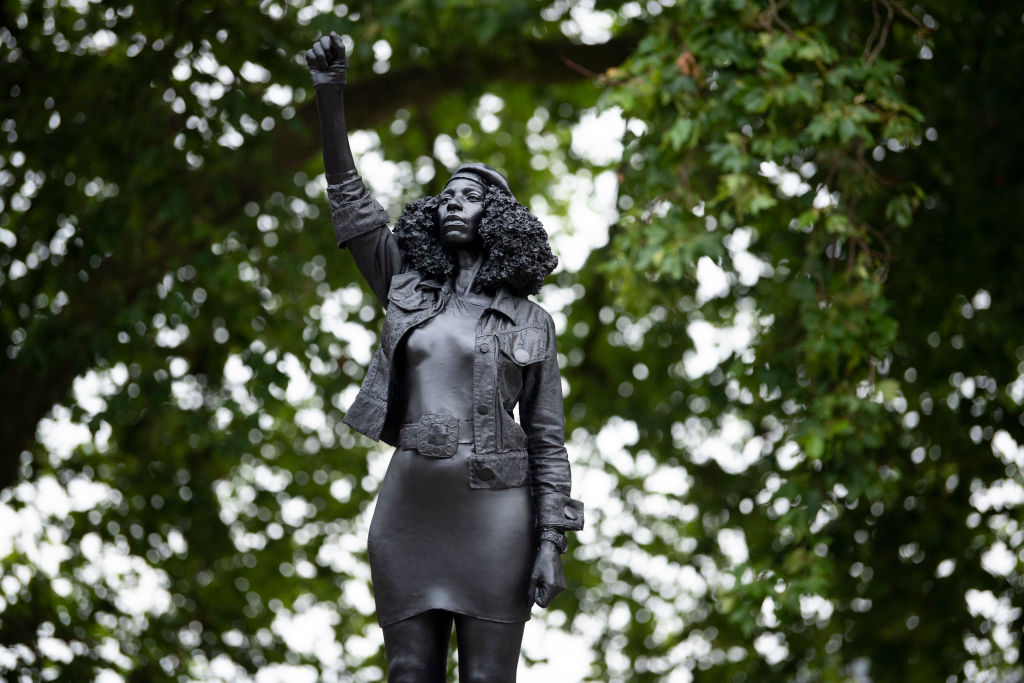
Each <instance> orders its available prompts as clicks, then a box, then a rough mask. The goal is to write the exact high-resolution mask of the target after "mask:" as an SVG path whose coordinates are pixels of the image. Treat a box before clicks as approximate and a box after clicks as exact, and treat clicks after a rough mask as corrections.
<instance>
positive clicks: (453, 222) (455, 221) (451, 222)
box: [443, 216, 466, 228]
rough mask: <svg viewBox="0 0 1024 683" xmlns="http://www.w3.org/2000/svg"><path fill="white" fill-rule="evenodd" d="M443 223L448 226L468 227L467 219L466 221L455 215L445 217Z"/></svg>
mask: <svg viewBox="0 0 1024 683" xmlns="http://www.w3.org/2000/svg"><path fill="white" fill-rule="evenodd" d="M443 225H444V227H446V228H447V227H457V228H459V227H461V228H464V227H466V221H464V220H462V219H461V218H458V217H456V216H453V217H451V218H445V219H444V223H443Z"/></svg>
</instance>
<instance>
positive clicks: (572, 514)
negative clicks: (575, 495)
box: [563, 505, 580, 520]
mask: <svg viewBox="0 0 1024 683" xmlns="http://www.w3.org/2000/svg"><path fill="white" fill-rule="evenodd" d="M563 512H564V513H565V518H566V519H573V520H575V519H578V518H579V516H580V513H579V512H577V511H576V508H574V507H573V506H571V505H566V506H565V510H563Z"/></svg>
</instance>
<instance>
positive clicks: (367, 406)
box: [327, 175, 583, 531]
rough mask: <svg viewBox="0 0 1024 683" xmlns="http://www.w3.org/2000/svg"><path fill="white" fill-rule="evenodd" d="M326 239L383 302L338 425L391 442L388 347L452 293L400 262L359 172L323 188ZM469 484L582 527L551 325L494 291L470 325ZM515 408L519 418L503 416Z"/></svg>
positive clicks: (531, 307)
mask: <svg viewBox="0 0 1024 683" xmlns="http://www.w3.org/2000/svg"><path fill="white" fill-rule="evenodd" d="M327 195H328V199H329V201H330V206H331V217H332V220H333V223H334V231H335V236H336V237H337V241H338V246H339V247H343V248H344V247H347V248H348V250H349V251H350V252H351V253H352V256H353V258H354V259H355V262H356V265H357V267H358V268H359V271H360V272H361V273H362V275H363V277H365V278H366V281H367V282H368V283H369V285H370V288H371V289H372V290H373V292H374V294H376V295H377V298H378V300H379V301H380V302H381V304H382V305H383V306H384V308H385V316H384V326H383V329H382V330H381V334H380V344H379V345H378V347H377V349H376V351H375V352H374V354H373V358H372V359H371V361H370V365H369V368H368V369H367V371H366V376H365V378H364V379H363V383H362V387H361V388H360V390H359V394H358V395H357V396H356V398H355V400H354V401H353V403H352V405H351V407H350V408H349V410H348V412H347V413H346V415H345V418H344V422H345V424H347V425H349V426H350V427H352V428H353V429H355V430H356V431H357V432H359V433H361V434H365V435H366V436H368V437H370V438H371V439H376V440H380V441H384V442H386V443H388V444H391V445H393V446H397V445H398V430H399V428H400V427H401V424H400V420H401V417H402V416H401V415H398V414H397V413H398V411H397V410H395V406H394V397H395V395H396V391H395V384H396V381H397V378H396V377H395V373H394V372H393V368H394V360H395V352H396V350H397V349H398V347H399V344H400V343H401V342H402V341H403V339H404V337H405V335H406V334H407V333H408V332H409V331H410V330H412V328H414V327H416V326H417V325H420V324H422V323H424V322H426V321H427V320H430V319H431V318H433V317H434V316H435V315H437V314H438V313H439V312H440V311H441V310H442V309H443V308H444V307H445V305H446V304H447V302H448V298H449V297H450V296H451V289H450V287H449V285H448V284H442V283H439V282H437V281H434V280H430V279H426V278H425V277H423V276H422V275H421V274H420V273H419V272H418V271H416V270H412V269H411V268H409V266H408V264H407V263H406V262H405V260H404V259H403V257H402V253H401V251H400V250H399V247H398V243H397V240H396V238H395V237H394V235H393V234H392V233H391V230H389V229H388V227H387V224H388V216H387V213H386V212H385V211H384V209H383V208H382V207H381V206H380V204H379V203H377V201H376V200H374V199H373V198H372V197H370V196H369V195H368V194H367V193H366V191H365V189H364V188H363V185H362V181H361V180H360V179H359V177H358V176H355V175H353V176H351V177H350V178H349V179H347V180H345V181H344V182H343V183H341V184H338V185H328V187H327ZM473 401H474V403H475V406H474V409H473V443H474V448H473V450H474V452H473V454H472V455H471V456H470V467H469V481H468V484H469V486H470V487H472V488H477V489H502V488H511V487H515V486H525V485H527V484H529V485H530V486H531V490H532V495H533V499H534V506H535V510H536V522H537V526H538V527H550V528H554V529H559V530H563V531H564V530H578V529H582V528H583V504H582V503H581V502H580V501H577V500H573V499H572V498H570V497H569V489H570V473H569V459H568V456H567V454H566V450H565V417H564V412H563V406H562V384H561V376H560V374H559V371H558V359H557V354H556V350H555V326H554V323H553V322H552V320H551V316H550V314H548V312H547V311H545V310H544V309H543V308H542V307H541V306H539V305H538V304H536V303H534V302H532V301H529V300H528V299H525V298H523V297H520V296H516V295H513V294H511V293H510V292H508V291H507V290H505V289H500V290H499V291H498V292H497V293H496V294H495V295H494V298H493V300H492V301H491V303H490V305H489V306H488V307H487V308H486V309H485V310H484V313H483V315H482V316H481V318H480V320H479V322H478V323H477V328H476V344H475V350H474V353H473ZM517 403H518V404H519V417H520V422H521V424H517V423H516V422H515V420H514V419H513V417H512V410H513V408H514V407H515V405H516V404H517Z"/></svg>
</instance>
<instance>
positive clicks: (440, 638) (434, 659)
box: [384, 609, 452, 683]
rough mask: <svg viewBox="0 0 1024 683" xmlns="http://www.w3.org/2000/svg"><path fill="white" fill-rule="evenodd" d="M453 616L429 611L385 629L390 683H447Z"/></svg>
mask: <svg viewBox="0 0 1024 683" xmlns="http://www.w3.org/2000/svg"><path fill="white" fill-rule="evenodd" d="M451 635H452V614H451V612H445V611H443V610H436V609H435V610H430V611H429V612H424V613H422V614H417V615H416V616H414V617H409V618H408V619H403V620H402V621H399V622H397V623H394V624H391V625H390V626H385V627H384V656H385V657H387V660H388V683H444V682H445V674H446V673H447V669H448V643H449V642H450V640H451Z"/></svg>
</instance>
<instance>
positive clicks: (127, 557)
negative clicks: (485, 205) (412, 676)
mask: <svg viewBox="0 0 1024 683" xmlns="http://www.w3.org/2000/svg"><path fill="white" fill-rule="evenodd" d="M330 30H336V31H338V32H339V33H341V34H344V35H345V39H346V41H347V44H348V45H349V47H350V48H351V52H352V56H351V63H352V66H351V71H350V74H351V75H350V79H349V80H350V86H349V89H348V94H347V103H348V108H349V118H350V123H352V125H353V126H354V127H356V128H359V129H360V130H361V131H362V132H360V133H359V134H358V135H357V136H356V137H357V139H356V148H357V152H358V154H359V156H360V165H361V168H362V169H363V171H364V175H366V176H367V178H368V179H369V180H370V181H371V183H372V184H373V185H374V188H373V189H374V190H375V192H376V194H377V195H378V197H380V198H381V199H382V200H384V201H385V203H386V205H387V206H388V208H389V210H390V212H391V214H392V216H397V214H398V213H399V211H400V210H401V205H402V202H403V201H405V200H407V199H409V198H412V197H416V196H421V195H422V194H423V193H431V192H436V191H438V189H439V188H440V187H441V185H442V183H443V182H444V179H445V178H446V177H447V172H448V170H449V169H450V168H453V167H454V165H455V164H456V163H458V161H459V160H468V159H476V160H482V161H486V162H488V163H491V164H493V165H495V166H497V167H500V168H501V169H503V170H504V171H505V172H506V173H507V174H508V175H509V177H510V180H511V183H512V186H513V188H515V190H516V193H517V195H518V196H519V197H520V199H522V200H523V201H526V202H528V203H530V204H531V205H532V206H533V207H534V209H535V210H536V211H537V212H538V213H541V214H542V215H544V216H545V218H546V220H547V221H548V224H549V229H551V230H552V231H553V233H555V237H556V247H558V246H559V245H563V246H562V248H563V249H565V250H566V251H563V252H562V253H561V256H562V258H563V261H564V262H567V263H569V264H576V265H574V266H573V267H567V268H562V269H560V271H559V272H558V273H556V275H555V276H553V277H552V279H551V284H550V285H547V286H546V287H545V290H544V291H543V292H542V300H543V301H544V303H545V304H546V305H548V306H549V308H550V309H551V310H552V311H553V312H554V313H555V316H556V321H557V324H558V327H559V330H560V339H559V342H560V347H559V351H560V361H561V362H562V365H563V372H564V376H565V378H566V380H567V388H568V393H567V396H566V408H567V414H568V416H569V424H568V435H569V437H570V449H571V454H572V457H573V459H574V470H575V472H576V479H577V485H576V493H577V494H578V495H580V496H581V497H583V498H584V499H585V501H586V502H587V503H588V505H589V513H588V528H587V529H586V530H585V531H584V532H582V533H581V534H579V535H578V539H577V541H578V542H577V543H574V545H573V549H572V550H571V551H570V554H569V555H568V556H567V558H566V562H567V563H566V569H567V574H568V578H569V581H570V584H571V586H570V591H569V592H567V593H566V594H565V595H564V596H562V597H560V598H559V599H558V601H557V602H556V603H555V606H554V607H553V608H552V609H551V610H549V611H548V612H547V613H544V614H538V616H537V618H536V619H535V622H534V624H532V625H531V626H530V627H529V628H528V630H530V629H540V628H543V627H544V626H545V625H547V627H550V628H553V629H555V630H565V631H568V632H571V633H575V634H577V635H578V637H579V638H580V639H582V641H583V642H584V643H585V646H586V648H587V651H589V663H588V664H587V666H586V669H585V670H586V671H587V673H586V677H587V679H588V680H594V681H662V680H669V681H676V680H678V681H688V680H709V681H719V680H721V681H744V680H746V681H765V680H796V681H840V680H877V681H957V680H985V681H1016V680H1020V678H1021V677H1024V668H1022V665H1021V663H1020V660H1019V656H1020V647H1021V632H1022V630H1024V616H1022V611H1021V606H1022V601H1024V596H1022V588H1024V586H1022V574H1021V568H1022V562H1024V546H1022V544H1024V526H1022V523H1024V520H1022V518H1021V509H1022V508H1021V506H1022V504H1024V489H1022V487H1021V485H1020V482H1021V468H1022V467H1024V450H1022V448H1021V446H1020V444H1021V443H1024V426H1022V421H1024V420H1022V417H1021V410H1020V407H1021V404H1022V402H1024V333H1022V332H1024V330H1022V326H1024V268H1022V267H1021V266H1020V264H1021V263H1022V262H1024V247H1022V243H1021V234H1020V229H1019V227H1020V217H1021V211H1020V206H1019V204H1020V201H1021V198H1022V197H1024V187H1022V183H1024V169H1022V162H1021V150H1024V139H1022V137H1024V133H1022V127H1021V125H1020V122H1021V121H1024V111H1022V109H1024V81H1022V79H1021V78H1020V71H1019V70H1020V68H1021V66H1022V65H1024V60H1022V56H1024V55H1022V51H1024V35H1022V31H1024V25H1022V16H1021V9H1020V6H1019V5H1018V4H1017V3H1010V2H998V1H992V2H989V1H982V2H977V1H974V2H967V1H966V0H927V1H923V2H921V3H920V4H912V3H900V2H896V1H895V0H788V1H787V0H773V1H771V2H767V3H755V2H752V1H749V0H675V1H671V0H652V1H651V2H646V3H640V2H625V3H622V2H607V1H605V0H589V1H583V0H581V1H579V2H576V1H572V0H554V2H550V1H545V2H533V1H526V0H523V1H520V0H503V1H502V2H494V1H490V0H488V1H486V2H465V1H463V0H457V1H447V2H443V1H440V0H429V1H421V2H409V1H407V0H402V1H389V2H379V1H378V2H372V3H371V2H354V3H351V4H341V3H332V2H330V0H313V1H312V2H306V1H305V0H262V1H261V2H255V1H248V2H232V3H204V2H184V1H177V2H171V1H168V2H145V3H130V2H124V1H119V0H111V1H108V2H102V3H99V2H89V1H87V0H38V1H34V0H20V1H19V0H5V2H3V4H2V5H0V45H2V50H0V62H2V67H0V93H2V94H3V95H2V97H3V99H2V104H0V140H3V142H2V145H0V332H2V334H0V340H2V342H3V353H2V354H0V377H2V379H3V381H2V382H0V405H2V409H0V443H2V452H0V455H2V458H0V487H2V489H3V490H2V493H0V527H2V528H0V561H2V568H0V644H2V646H0V674H2V675H3V676H4V677H8V678H10V679H11V680H37V679H43V680H67V681H78V680H92V679H94V678H97V677H106V679H109V680H118V679H119V678H123V679H125V680H130V681H148V680H182V681H184V680H236V679H242V678H245V677H253V678H256V677H260V680H271V678H268V677H273V676H276V677H279V678H280V679H282V680H303V679H308V680H313V679H316V678H322V679H324V680H346V681H347V680H366V681H372V680H379V679H380V678H381V677H382V675H383V674H382V670H383V667H384V662H383V655H382V649H381V647H380V637H379V630H377V628H376V624H375V619H374V615H373V611H372V600H371V598H370V595H371V594H370V588H369V582H368V570H367V568H366V564H365V528H366V524H367V518H368V506H369V505H370V504H371V502H372V500H373V496H374V494H375V492H376V489H377V486H378V485H379V481H380V477H381V475H382V474H383V470H384V467H385V466H386V459H387V451H386V450H384V449H381V448H380V447H379V446H377V445H375V444H372V443H370V442H369V441H367V440H365V439H364V438H362V437H359V436H357V435H355V434H353V433H352V432H351V431H349V430H348V429H347V428H346V427H344V426H343V425H342V424H341V416H342V415H343V408H344V407H345V406H347V405H348V402H350V401H351V399H352V397H353V396H354V392H355V390H356V388H357V386H358V382H359V381H360V379H361V377H362V374H363V372H364V369H365V363H366V361H367V360H368V357H369V356H368V353H367V349H368V348H369V346H370V344H371V343H372V342H373V340H374V339H375V336H374V335H375V332H376V330H377V329H378V326H379V323H380V312H379V311H378V310H377V309H376V307H375V306H374V302H373V300H372V296H371V295H370V294H369V293H368V292H366V291H365V290H363V289H361V288H360V286H359V285H358V284H353V283H358V282H359V280H358V277H357V274H356V271H355V269H354V268H353V266H352V264H351V263H350V262H349V260H348V259H347V258H346V257H345V255H344V254H343V253H337V250H336V247H335V246H334V244H333V238H332V235H331V230H330V227H329V218H328V216H327V211H326V204H325V201H324V196H323V178H322V175H321V174H322V166H321V162H320V158H319V150H318V137H317V136H318V132H317V128H316V111H315V102H314V101H313V94H312V90H311V88H310V87H309V83H308V76H307V74H306V71H305V68H304V66H303V63H302V60H301V58H300V55H301V52H302V51H303V50H304V49H305V48H306V47H307V46H308V45H309V44H310V43H311V42H312V41H313V40H314V39H315V38H316V37H318V36H319V35H321V34H322V33H324V32H328V31H330ZM594 112H603V114H604V115H605V116H606V117H607V116H610V117H611V119H610V120H615V119H616V117H619V118H620V119H621V123H620V124H618V125H619V126H620V128H619V130H621V131H622V138H621V145H618V143H616V142H615V140H614V139H611V141H610V142H609V144H608V150H607V154H603V155H602V154H598V155H595V154H592V153H589V154H588V153H584V152H582V151H581V147H580V146H579V145H577V144H576V143H577V142H578V137H580V136H584V137H585V136H586V135H587V134H588V133H587V131H588V130H592V129H590V128H587V125H588V122H590V123H592V122H593V118H594V116H593V115H594ZM605 120H609V119H605ZM602 179H605V180H607V181H609V182H610V183H611V187H614V188H615V190H614V192H615V194H614V196H615V199H614V203H615V204H614V207H606V210H604V211H603V212H595V211H591V212H589V213H586V212H583V213H580V212H579V211H577V209H576V208H574V206H575V204H574V202H578V201H579V195H580V194H581V192H582V194H584V195H585V194H588V193H590V194H594V193H596V190H595V189H594V188H597V187H599V186H600V185H601V183H602V182H603V181H602ZM574 188H575V189H574ZM581 188H582V189H581ZM574 198H575V199H574ZM580 215H584V216H588V217H589V219H588V220H587V221H586V222H587V224H586V225H579V224H578V223H579V216H580ZM594 216H599V217H601V219H602V221H603V224H594V223H600V222H601V221H596V220H595V219H594V218H593V217H594ZM605 231H607V239H606V240H605V239H604V237H603V235H604V232H605ZM594 234H597V235H598V238H597V239H596V241H594V238H593V235H594ZM588 235H589V236H590V237H587V236H588ZM588 239H589V240H590V242H587V240H588ZM565 245H568V246H565ZM591 248H593V250H592V251H591V252H590V253H589V256H588V257H587V258H586V260H585V262H584V261H583V258H582V254H580V253H577V252H578V251H579V250H583V251H584V252H585V251H586V250H587V249H591ZM569 251H572V252H573V253H569ZM567 257H569V258H567ZM579 264H582V266H580V265H579ZM709 349H710V350H709ZM708 358H710V359H711V360H710V361H709V360H708ZM303 619H304V620H305V622H304V623H305V626H303V627H302V629H300V627H299V626H298V625H297V624H298V623H299V622H300V621H301V620H303ZM303 629H304V630H303ZM296 633H305V634H310V633H312V634H314V637H309V636H308V635H307V636H303V637H297V636H295V634H296ZM558 654H559V653H558V652H554V651H547V652H541V653H540V654H539V655H538V654H536V653H534V652H533V651H531V650H530V649H529V648H528V649H527V652H526V655H527V659H529V660H532V659H533V658H538V657H539V658H544V657H550V658H555V659H557V657H558ZM275 680H276V679H275Z"/></svg>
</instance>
